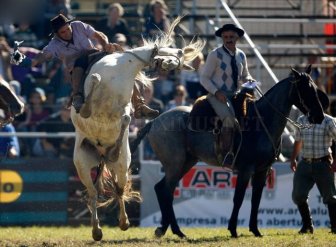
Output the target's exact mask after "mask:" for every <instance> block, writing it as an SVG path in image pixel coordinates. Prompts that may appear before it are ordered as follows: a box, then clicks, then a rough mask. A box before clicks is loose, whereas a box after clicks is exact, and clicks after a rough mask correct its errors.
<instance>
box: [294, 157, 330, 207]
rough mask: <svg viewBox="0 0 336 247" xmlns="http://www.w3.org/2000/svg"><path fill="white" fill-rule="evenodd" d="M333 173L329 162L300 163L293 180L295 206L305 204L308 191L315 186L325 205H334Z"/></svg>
mask: <svg viewBox="0 0 336 247" xmlns="http://www.w3.org/2000/svg"><path fill="white" fill-rule="evenodd" d="M334 178H335V176H334V172H333V171H332V170H331V165H330V163H329V162H316V163H307V162H305V161H304V160H302V161H300V162H299V164H298V166H297V169H296V172H295V173H294V180H293V193H292V199H293V201H294V203H295V204H297V205H301V204H303V203H306V202H307V200H308V197H309V191H310V190H311V189H312V188H313V186H314V184H315V183H316V186H317V188H318V190H319V192H320V194H321V196H322V198H323V203H325V204H336V189H335V183H334Z"/></svg>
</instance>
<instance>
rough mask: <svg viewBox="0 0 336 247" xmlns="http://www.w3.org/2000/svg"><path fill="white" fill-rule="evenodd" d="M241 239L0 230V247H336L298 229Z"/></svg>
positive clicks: (216, 231) (332, 239)
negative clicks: (94, 236) (97, 239)
mask: <svg viewBox="0 0 336 247" xmlns="http://www.w3.org/2000/svg"><path fill="white" fill-rule="evenodd" d="M238 230H239V234H240V237H239V238H238V239H231V238H230V235H229V232H228V231H227V230H226V229H224V228H210V229H207V228H183V229H182V231H183V232H184V233H185V234H186V235H187V236H188V238H187V239H179V238H178V237H177V236H174V235H173V234H172V233H171V231H170V230H168V232H167V234H166V235H165V236H164V237H162V238H161V239H157V238H155V237H154V228H140V227H133V228H130V229H128V230H127V231H125V232H123V231H121V230H120V229H119V228H114V227H113V228H112V227H103V234H104V236H103V240H102V241H100V242H95V241H93V240H92V239H91V228H90V227H87V226H81V227H0V246H1V247H3V246H8V247H9V246H15V247H16V246H20V247H26V246H43V247H49V246H55V247H56V246H57V247H59V246H67V247H69V246H74V247H78V246H132V247H136V246H139V247H145V246H146V247H147V246H202V247H207V246H244V247H245V246H258V247H260V246H262V247H263V246H277V247H278V246H292V247H298V246H302V247H303V246H305V247H306V246H310V247H311V246H317V247H322V246H323V247H324V246H336V235H334V234H330V233H329V230H328V229H326V228H324V229H317V230H316V231H315V233H314V234H313V235H299V234H297V231H298V229H261V231H262V233H263V234H264V237H263V238H255V237H254V236H252V234H251V233H250V232H249V231H248V230H247V229H246V228H239V229H238Z"/></svg>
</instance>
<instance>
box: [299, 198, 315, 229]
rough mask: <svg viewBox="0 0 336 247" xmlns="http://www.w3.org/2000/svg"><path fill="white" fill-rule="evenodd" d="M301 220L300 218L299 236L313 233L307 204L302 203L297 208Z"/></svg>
mask: <svg viewBox="0 0 336 247" xmlns="http://www.w3.org/2000/svg"><path fill="white" fill-rule="evenodd" d="M298 209H299V212H300V215H301V218H302V228H301V229H300V231H299V234H306V233H311V234H313V233H314V225H313V221H312V217H311V215H310V210H309V206H308V203H304V204H301V205H299V206H298Z"/></svg>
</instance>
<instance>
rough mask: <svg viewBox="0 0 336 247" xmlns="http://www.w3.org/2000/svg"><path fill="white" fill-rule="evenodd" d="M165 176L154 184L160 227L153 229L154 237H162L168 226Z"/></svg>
mask: <svg viewBox="0 0 336 247" xmlns="http://www.w3.org/2000/svg"><path fill="white" fill-rule="evenodd" d="M165 186H166V176H164V177H163V178H162V179H161V180H160V181H159V182H158V183H157V184H155V186H154V190H155V193H156V198H157V200H158V203H159V206H160V211H161V217H162V219H161V227H157V228H156V230H155V236H156V237H162V236H164V235H165V234H166V231H167V229H168V227H169V217H168V214H167V212H168V209H167V206H168V204H167V199H168V196H167V195H166V188H165Z"/></svg>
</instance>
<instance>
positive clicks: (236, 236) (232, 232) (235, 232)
mask: <svg viewBox="0 0 336 247" xmlns="http://www.w3.org/2000/svg"><path fill="white" fill-rule="evenodd" d="M228 230H229V231H230V233H231V238H238V233H237V229H236V228H233V227H228Z"/></svg>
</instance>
